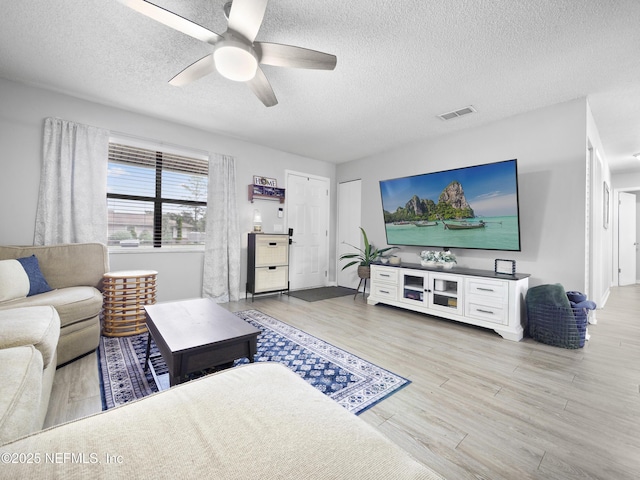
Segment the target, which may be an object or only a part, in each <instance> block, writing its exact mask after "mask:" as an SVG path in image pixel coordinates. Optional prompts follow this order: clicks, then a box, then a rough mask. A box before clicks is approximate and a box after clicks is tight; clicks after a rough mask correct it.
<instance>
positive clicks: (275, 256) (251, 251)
mask: <svg viewBox="0 0 640 480" xmlns="http://www.w3.org/2000/svg"><path fill="white" fill-rule="evenodd" d="M247 257H248V258H247V288H246V293H247V294H248V293H251V294H257V293H267V292H278V291H285V290H289V236H288V235H285V234H266V233H250V234H249V242H248V245H247Z"/></svg>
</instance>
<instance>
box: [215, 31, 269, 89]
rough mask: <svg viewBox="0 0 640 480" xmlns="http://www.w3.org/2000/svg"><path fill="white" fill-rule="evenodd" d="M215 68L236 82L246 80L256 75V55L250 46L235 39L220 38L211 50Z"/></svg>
mask: <svg viewBox="0 0 640 480" xmlns="http://www.w3.org/2000/svg"><path fill="white" fill-rule="evenodd" d="M213 60H214V63H215V66H216V70H217V71H218V73H219V74H220V75H222V76H223V77H225V78H228V79H229V80H234V81H236V82H247V81H249V80H251V79H253V77H255V75H256V71H257V70H258V57H257V55H256V53H255V52H254V51H253V49H252V48H251V46H249V45H246V44H244V43H242V42H239V41H235V40H222V41H220V42H218V43H217V44H216V49H215V51H214V52H213Z"/></svg>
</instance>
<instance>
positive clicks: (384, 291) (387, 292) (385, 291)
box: [380, 290, 391, 295]
mask: <svg viewBox="0 0 640 480" xmlns="http://www.w3.org/2000/svg"><path fill="white" fill-rule="evenodd" d="M380 293H386V294H387V295H389V293H391V292H389V291H387V290H380Z"/></svg>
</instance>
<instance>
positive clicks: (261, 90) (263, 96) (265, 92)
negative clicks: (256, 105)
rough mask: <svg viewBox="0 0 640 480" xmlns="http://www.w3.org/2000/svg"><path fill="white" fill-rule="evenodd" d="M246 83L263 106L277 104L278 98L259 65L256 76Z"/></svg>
mask: <svg viewBox="0 0 640 480" xmlns="http://www.w3.org/2000/svg"><path fill="white" fill-rule="evenodd" d="M247 85H249V88H250V89H251V91H252V92H253V93H255V95H256V97H258V98H259V99H260V101H261V102H262V103H264V106H265V107H273V106H274V105H277V104H278V99H277V98H276V95H275V93H273V89H272V88H271V84H270V83H269V80H267V77H266V75H265V74H264V72H263V71H262V69H261V68H260V67H258V70H257V71H256V76H255V77H253V79H251V80H249V81H248V82H247Z"/></svg>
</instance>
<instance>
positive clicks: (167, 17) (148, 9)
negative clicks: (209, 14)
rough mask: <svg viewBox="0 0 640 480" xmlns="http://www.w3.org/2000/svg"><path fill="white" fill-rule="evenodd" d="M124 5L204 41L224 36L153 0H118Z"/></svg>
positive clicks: (209, 41) (216, 39) (211, 41)
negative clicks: (158, 4) (166, 8)
mask: <svg viewBox="0 0 640 480" xmlns="http://www.w3.org/2000/svg"><path fill="white" fill-rule="evenodd" d="M118 1H119V2H120V3H122V4H123V5H126V6H127V7H129V8H131V9H133V10H135V11H136V12H139V13H141V14H143V15H145V16H147V17H149V18H151V19H153V20H155V21H156V22H160V23H162V24H163V25H166V26H167V27H171V28H173V29H174V30H177V31H179V32H182V33H184V34H186V35H189V36H190V37H193V38H197V39H198V40H202V41H203V42H207V43H211V44H214V43H215V42H217V41H218V40H220V39H221V38H222V37H221V36H220V35H218V34H217V33H215V32H212V31H211V30H209V29H207V28H204V27H202V26H200V25H198V24H197V23H194V22H192V21H191V20H187V19H186V18H184V17H181V16H180V15H176V14H175V13H173V12H170V11H169V10H165V9H164V8H162V7H159V6H157V5H155V4H153V3H151V2H147V1H145V0H118Z"/></svg>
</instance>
